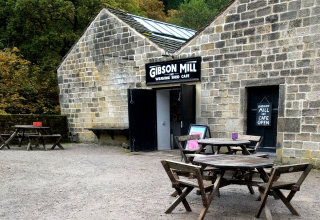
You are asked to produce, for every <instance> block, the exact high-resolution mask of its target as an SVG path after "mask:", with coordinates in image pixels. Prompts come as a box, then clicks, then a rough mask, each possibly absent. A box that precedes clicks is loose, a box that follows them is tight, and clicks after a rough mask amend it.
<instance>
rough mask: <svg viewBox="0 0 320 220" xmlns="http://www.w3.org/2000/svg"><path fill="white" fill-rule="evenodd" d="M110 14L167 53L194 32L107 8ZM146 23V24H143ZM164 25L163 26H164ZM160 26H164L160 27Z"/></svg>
mask: <svg viewBox="0 0 320 220" xmlns="http://www.w3.org/2000/svg"><path fill="white" fill-rule="evenodd" d="M107 9H108V10H109V11H110V12H111V13H112V14H114V15H116V16H117V17H118V18H120V19H121V20H122V21H124V22H125V23H127V24H128V25H130V26H131V27H132V28H134V29H135V30H136V31H138V32H139V33H141V34H143V35H145V36H146V37H148V38H149V39H150V40H151V41H152V42H154V43H155V44H157V45H158V46H159V47H161V48H163V49H164V50H166V51H167V52H169V53H173V52H175V51H176V50H178V49H179V48H180V47H181V46H182V45H184V43H185V42H186V41H188V40H189V39H190V38H192V36H193V35H194V34H195V33H196V31H194V30H191V29H187V28H183V27H179V26H176V25H172V24H168V23H164V22H160V21H155V20H152V19H148V18H144V17H140V16H137V15H132V14H128V13H126V12H124V11H120V10H116V9H113V8H107ZM145 23H148V24H149V25H152V27H148V25H144V24H145ZM164 26H165V27H164ZM161 27H164V28H166V30H164V28H162V29H161Z"/></svg>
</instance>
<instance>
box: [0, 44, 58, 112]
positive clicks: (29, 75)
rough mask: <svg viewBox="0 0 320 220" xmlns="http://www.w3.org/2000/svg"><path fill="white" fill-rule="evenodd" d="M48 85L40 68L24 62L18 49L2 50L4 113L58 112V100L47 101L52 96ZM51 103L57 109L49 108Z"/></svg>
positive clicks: (1, 101)
mask: <svg viewBox="0 0 320 220" xmlns="http://www.w3.org/2000/svg"><path fill="white" fill-rule="evenodd" d="M49 85H50V80H49V79H47V80H45V79H42V77H40V74H39V67H38V66H36V65H34V64H32V63H30V62H29V61H27V60H25V59H23V57H22V56H21V54H20V53H19V50H18V49H17V48H13V49H4V50H1V51H0V91H1V93H0V112H1V113H4V112H5V113H11V114H13V113H59V108H58V107H57V106H58V105H57V103H56V101H52V102H47V99H46V96H50V95H52V90H50V88H49V87H48V86H49ZM54 88H55V87H54ZM54 92H56V91H54ZM52 103H56V106H48V105H49V104H52Z"/></svg>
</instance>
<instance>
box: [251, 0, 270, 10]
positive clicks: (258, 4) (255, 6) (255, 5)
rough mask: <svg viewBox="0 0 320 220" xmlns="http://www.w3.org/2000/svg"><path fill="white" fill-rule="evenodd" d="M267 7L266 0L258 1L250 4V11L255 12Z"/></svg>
mask: <svg viewBox="0 0 320 220" xmlns="http://www.w3.org/2000/svg"><path fill="white" fill-rule="evenodd" d="M266 5H267V1H265V0H257V1H255V2H252V3H249V4H248V10H254V9H258V8H262V7H264V6H266Z"/></svg>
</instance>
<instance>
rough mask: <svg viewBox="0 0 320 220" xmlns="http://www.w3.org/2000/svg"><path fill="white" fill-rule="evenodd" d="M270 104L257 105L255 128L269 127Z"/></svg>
mask: <svg viewBox="0 0 320 220" xmlns="http://www.w3.org/2000/svg"><path fill="white" fill-rule="evenodd" d="M271 113H272V103H259V104H258V105H257V116H256V126H271Z"/></svg>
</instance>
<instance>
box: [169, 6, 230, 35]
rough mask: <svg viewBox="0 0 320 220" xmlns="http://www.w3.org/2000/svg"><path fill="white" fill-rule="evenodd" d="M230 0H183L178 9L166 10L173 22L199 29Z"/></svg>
mask: <svg viewBox="0 0 320 220" xmlns="http://www.w3.org/2000/svg"><path fill="white" fill-rule="evenodd" d="M228 2H230V0H206V1H205V0H184V2H183V3H181V4H180V6H179V10H175V11H168V14H169V21H170V22H171V23H173V24H176V25H179V26H183V27H188V28H191V29H194V30H199V29H201V28H202V27H204V26H205V25H207V24H209V22H211V21H212V19H213V17H214V16H215V15H216V14H217V13H218V12H219V11H220V10H221V9H222V8H224V7H225V6H226V4H227V3H228Z"/></svg>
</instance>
